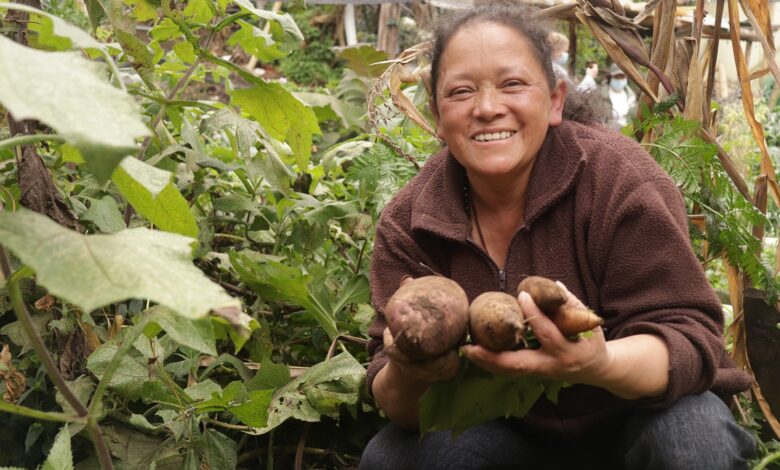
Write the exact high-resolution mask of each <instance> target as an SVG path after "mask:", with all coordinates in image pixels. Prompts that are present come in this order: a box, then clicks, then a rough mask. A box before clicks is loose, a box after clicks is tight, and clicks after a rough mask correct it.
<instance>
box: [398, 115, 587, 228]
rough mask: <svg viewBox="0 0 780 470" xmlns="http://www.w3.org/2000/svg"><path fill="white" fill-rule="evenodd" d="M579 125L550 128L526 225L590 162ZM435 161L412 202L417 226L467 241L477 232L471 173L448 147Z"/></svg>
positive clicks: (569, 186)
mask: <svg viewBox="0 0 780 470" xmlns="http://www.w3.org/2000/svg"><path fill="white" fill-rule="evenodd" d="M578 128H579V126H578V125H577V124H573V123H570V122H568V121H564V122H563V123H562V124H561V125H559V126H556V127H551V128H550V129H549V131H548V132H547V137H546V139H545V141H544V143H543V144H542V147H541V149H539V154H538V155H537V158H536V162H535V163H534V167H533V169H532V170H531V178H530V181H529V184H528V192H527V194H526V203H525V204H526V205H525V222H524V224H523V227H530V226H531V225H532V224H533V222H534V221H535V220H536V219H537V218H538V217H539V216H541V215H542V214H543V213H544V212H545V211H546V210H547V209H548V208H550V207H551V206H552V205H553V204H555V203H556V202H558V201H559V200H560V199H561V198H562V197H563V196H564V195H566V194H567V193H568V192H569V191H570V190H571V189H572V187H573V186H574V183H575V181H576V179H577V176H578V175H579V173H580V171H581V169H582V167H583V165H584V164H585V161H586V160H587V154H586V153H585V151H584V150H583V149H582V147H581V146H580V144H579V140H578V136H577V134H578ZM431 164H433V166H434V168H433V171H432V172H431V174H430V176H429V177H428V178H427V180H426V181H425V183H424V184H423V185H422V186H421V188H420V191H419V193H418V194H417V195H416V196H415V197H414V200H413V203H412V218H411V223H412V230H422V231H426V232H430V233H432V234H434V235H437V236H440V237H443V238H448V239H453V240H457V241H465V240H467V239H468V238H469V237H470V234H471V217H470V215H469V214H467V213H466V208H465V199H464V186H465V182H466V171H465V169H464V168H463V167H462V166H461V165H460V164H459V163H458V162H457V161H456V160H455V158H454V157H452V155H450V154H449V152H448V151H447V149H446V148H445V149H443V150H442V151H441V152H440V153H438V154H437V155H435V156H433V157H431V160H430V161H429V162H428V164H427V165H431ZM423 171H425V169H424V170H423Z"/></svg>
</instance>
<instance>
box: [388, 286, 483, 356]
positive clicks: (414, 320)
mask: <svg viewBox="0 0 780 470" xmlns="http://www.w3.org/2000/svg"><path fill="white" fill-rule="evenodd" d="M385 320H386V321H387V326H388V328H390V332H391V333H392V334H393V338H394V342H395V345H396V347H397V348H398V349H399V350H400V351H401V352H402V353H403V354H404V355H405V356H406V357H407V358H408V359H409V360H411V361H413V362H419V361H424V360H427V359H432V358H435V357H438V356H441V355H442V354H444V353H446V352H447V351H449V350H451V349H454V348H455V347H456V346H457V345H458V343H460V342H461V341H462V340H463V338H464V337H465V336H466V328H467V326H468V321H469V301H468V297H467V296H466V293H465V292H464V291H463V289H462V288H461V287H460V286H459V285H458V283H456V282H455V281H453V280H451V279H447V278H446V277H442V276H424V277H420V278H417V279H412V280H411V281H407V282H404V283H403V284H402V285H401V287H400V288H398V290H397V291H396V292H395V294H393V296H392V297H390V300H389V301H388V302H387V306H386V307H385Z"/></svg>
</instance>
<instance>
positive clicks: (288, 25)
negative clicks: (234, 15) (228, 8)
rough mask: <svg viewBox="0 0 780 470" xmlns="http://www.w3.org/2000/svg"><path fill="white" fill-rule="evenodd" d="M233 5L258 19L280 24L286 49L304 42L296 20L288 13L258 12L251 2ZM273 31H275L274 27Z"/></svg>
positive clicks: (238, 0)
mask: <svg viewBox="0 0 780 470" xmlns="http://www.w3.org/2000/svg"><path fill="white" fill-rule="evenodd" d="M233 3H235V4H237V5H239V6H240V7H241V8H242V9H244V10H246V11H249V12H251V13H252V14H254V15H255V16H257V17H258V18H262V19H264V20H267V21H273V22H276V23H278V24H279V26H281V27H282V30H283V31H284V38H283V39H282V40H283V41H284V42H285V43H286V44H285V48H288V49H289V48H292V47H293V46H294V45H295V44H297V43H299V42H301V41H303V33H301V30H300V29H299V28H298V25H297V24H295V20H294V19H293V17H292V16H290V15H289V14H288V13H276V12H273V11H267V10H258V9H257V8H255V7H254V5H252V3H250V2H249V0H233ZM271 29H272V30H273V29H274V28H273V26H272V27H271ZM275 38H276V40H277V41H278V40H279V38H278V36H276V37H275Z"/></svg>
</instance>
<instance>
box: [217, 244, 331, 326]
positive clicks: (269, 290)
mask: <svg viewBox="0 0 780 470" xmlns="http://www.w3.org/2000/svg"><path fill="white" fill-rule="evenodd" d="M230 263H231V264H232V265H233V268H235V270H236V271H237V272H238V275H239V277H240V278H241V281H242V282H244V283H245V284H246V285H247V286H249V288H251V289H252V290H254V291H255V292H257V293H258V294H260V295H261V296H262V297H263V298H264V299H266V300H275V301H287V302H292V303H295V304H297V305H300V306H301V307H303V308H305V309H306V311H307V312H309V314H311V315H312V316H313V317H314V319H315V320H316V321H317V323H319V324H320V326H321V327H322V328H323V329H324V330H325V332H326V333H327V334H328V336H329V337H330V338H335V337H336V336H338V328H336V320H335V318H334V315H333V312H331V311H329V310H326V309H325V308H323V307H322V306H321V305H320V304H319V303H318V302H317V301H316V300H315V299H314V298H313V296H312V295H311V292H310V289H309V281H310V278H309V276H308V275H306V274H304V273H303V272H302V271H301V270H300V269H299V268H294V267H291V266H287V265H285V264H282V263H280V262H278V261H275V260H272V259H269V258H267V257H265V258H263V257H260V256H254V255H252V253H250V252H247V253H236V252H231V253H230Z"/></svg>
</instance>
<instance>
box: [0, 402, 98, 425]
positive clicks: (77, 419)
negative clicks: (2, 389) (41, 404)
mask: <svg viewBox="0 0 780 470" xmlns="http://www.w3.org/2000/svg"><path fill="white" fill-rule="evenodd" d="M0 411H5V412H6V413H14V414H17V415H22V416H27V417H28V418H34V419H42V420H44V421H56V422H59V423H85V424H86V420H85V419H84V417H82V416H72V415H68V414H65V413H59V412H56V411H41V410H36V409H34V408H28V407H26V406H22V405H17V404H15V403H9V402H7V401H4V400H0Z"/></svg>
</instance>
